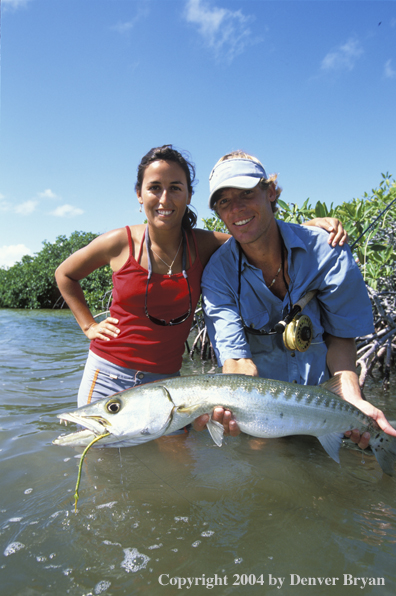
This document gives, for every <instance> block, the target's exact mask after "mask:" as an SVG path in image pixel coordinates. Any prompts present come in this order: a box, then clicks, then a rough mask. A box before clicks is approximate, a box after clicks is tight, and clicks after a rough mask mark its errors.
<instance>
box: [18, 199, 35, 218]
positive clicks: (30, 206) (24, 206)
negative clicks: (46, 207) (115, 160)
mask: <svg viewBox="0 0 396 596" xmlns="http://www.w3.org/2000/svg"><path fill="white" fill-rule="evenodd" d="M37 205H38V201H32V200H29V201H25V202H24V203H21V204H20V205H17V206H16V207H15V209H14V211H15V213H18V215H30V214H31V213H33V211H35V210H36V207H37Z"/></svg>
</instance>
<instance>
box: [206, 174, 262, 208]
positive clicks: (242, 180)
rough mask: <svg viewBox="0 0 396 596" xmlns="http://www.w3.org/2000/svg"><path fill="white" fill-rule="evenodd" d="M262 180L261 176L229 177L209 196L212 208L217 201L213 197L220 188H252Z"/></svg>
mask: <svg viewBox="0 0 396 596" xmlns="http://www.w3.org/2000/svg"><path fill="white" fill-rule="evenodd" d="M260 180H261V178H258V177H256V176H235V177H234V178H229V179H228V180H225V181H224V182H222V183H221V184H219V186H217V187H216V188H215V189H214V190H213V192H211V194H210V197H209V205H210V208H211V209H213V206H214V204H215V202H216V201H213V197H214V195H215V194H216V193H217V192H218V191H219V190H222V189H223V188H240V189H241V190H243V189H250V188H254V187H255V186H257V184H258V183H259V182H260Z"/></svg>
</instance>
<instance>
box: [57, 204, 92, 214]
mask: <svg viewBox="0 0 396 596" xmlns="http://www.w3.org/2000/svg"><path fill="white" fill-rule="evenodd" d="M83 213H84V211H83V210H82V209H80V208H79V207H73V205H67V204H66V205H61V206H60V207H57V208H56V209H55V211H51V215H55V216H56V217H75V216H76V215H82V214H83Z"/></svg>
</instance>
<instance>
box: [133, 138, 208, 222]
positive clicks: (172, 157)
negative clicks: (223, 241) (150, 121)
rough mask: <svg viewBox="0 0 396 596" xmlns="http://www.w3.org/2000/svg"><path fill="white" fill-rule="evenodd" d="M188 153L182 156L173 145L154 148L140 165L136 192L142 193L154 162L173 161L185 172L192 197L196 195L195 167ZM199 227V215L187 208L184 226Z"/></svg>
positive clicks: (143, 158)
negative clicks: (145, 176) (146, 173)
mask: <svg viewBox="0 0 396 596" xmlns="http://www.w3.org/2000/svg"><path fill="white" fill-rule="evenodd" d="M186 155H187V154H186V153H184V154H182V153H180V152H179V151H177V150H176V149H174V148H173V147H172V145H162V147H154V148H153V149H150V151H149V152H148V153H146V155H144V156H143V157H142V159H141V161H140V164H139V165H138V169H137V180H136V184H135V191H136V192H137V191H139V192H141V189H142V184H143V178H144V173H145V171H146V169H147V167H148V166H149V165H150V164H151V163H153V162H154V161H159V160H162V161H173V162H175V163H177V164H178V165H179V166H180V167H181V168H182V170H183V172H184V173H185V175H186V179H187V188H188V192H189V193H190V194H191V195H192V194H193V193H194V189H193V184H194V181H195V166H194V164H193V163H192V162H191V161H189V160H188V159H187V157H186ZM196 225H197V215H196V214H195V213H194V212H193V211H191V209H190V208H189V207H188V206H187V208H186V211H185V213H184V216H183V220H182V226H183V227H184V228H186V229H189V228H193V227H195V226H196Z"/></svg>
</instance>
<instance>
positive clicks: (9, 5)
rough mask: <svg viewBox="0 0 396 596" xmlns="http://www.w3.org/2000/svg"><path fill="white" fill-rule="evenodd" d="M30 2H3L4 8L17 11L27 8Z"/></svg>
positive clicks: (12, 0) (18, 0)
mask: <svg viewBox="0 0 396 596" xmlns="http://www.w3.org/2000/svg"><path fill="white" fill-rule="evenodd" d="M28 2H30V0H3V6H4V8H13V9H14V10H15V9H17V8H21V7H23V6H26V5H27V4H28Z"/></svg>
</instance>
